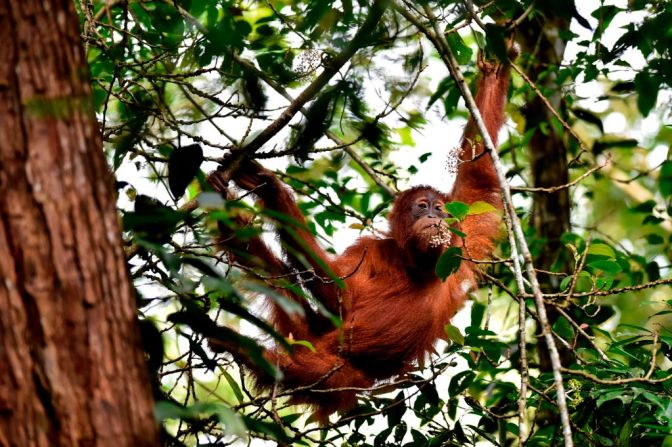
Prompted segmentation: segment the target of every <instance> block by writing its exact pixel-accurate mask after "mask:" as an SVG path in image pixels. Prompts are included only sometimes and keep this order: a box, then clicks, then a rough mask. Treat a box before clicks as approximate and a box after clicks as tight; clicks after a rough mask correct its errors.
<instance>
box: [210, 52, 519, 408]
mask: <svg viewBox="0 0 672 447" xmlns="http://www.w3.org/2000/svg"><path fill="white" fill-rule="evenodd" d="M480 67H481V77H480V80H479V82H478V87H477V95H476V103H477V104H478V107H479V109H480V111H481V115H482V117H483V119H484V121H485V124H486V127H487V129H488V132H489V133H490V137H491V138H492V140H493V142H494V143H495V144H496V142H497V134H498V132H499V130H500V128H501V127H502V125H503V123H504V106H505V102H506V95H507V89H508V81H509V80H508V69H506V68H502V67H501V66H495V65H494V64H487V63H482V62H481V64H480ZM478 140H479V138H478V137H477V132H476V127H475V125H474V123H473V122H472V121H471V120H470V122H469V123H468V124H467V126H466V129H465V133H464V136H463V139H462V146H461V148H462V149H461V154H460V159H461V162H460V164H459V167H458V175H457V179H456V183H455V185H456V186H455V188H454V190H453V192H452V193H451V194H447V195H444V199H445V201H455V200H457V201H461V202H465V203H467V204H470V203H473V202H475V201H485V202H488V203H490V204H491V205H493V206H494V207H496V208H498V209H501V206H502V203H501V196H500V187H499V183H498V181H497V177H496V174H495V170H494V167H493V164H492V159H491V157H490V155H489V154H482V153H483V146H482V144H480V143H479V142H478ZM474 155H475V156H476V157H474ZM472 158H475V159H474V160H472ZM234 180H235V181H236V182H237V183H238V184H239V186H241V187H243V188H245V189H250V190H253V192H254V193H255V194H257V195H258V196H259V198H260V199H261V201H262V202H263V206H264V207H265V208H266V209H270V210H274V211H277V212H280V213H283V214H285V215H287V216H289V217H290V218H291V219H292V220H294V221H295V223H296V224H295V225H294V226H293V231H294V232H295V235H296V236H298V238H299V239H300V240H301V243H297V240H296V237H292V235H291V234H290V233H291V231H286V230H280V239H281V242H282V243H283V245H284V246H285V247H292V249H290V250H286V253H285V256H286V260H280V259H278V258H277V257H276V256H275V255H274V254H273V253H272V252H271V250H270V249H269V248H268V247H267V246H266V245H265V244H264V243H263V242H262V241H261V239H259V238H253V239H251V240H248V241H246V242H244V243H242V242H234V241H232V243H230V244H229V247H230V248H231V247H233V248H234V249H235V250H237V251H238V255H236V256H235V258H236V260H237V262H239V263H241V264H244V265H247V266H249V267H254V268H258V267H260V266H263V268H265V269H266V271H267V272H269V273H270V274H275V275H282V274H289V273H291V272H292V271H297V270H298V271H302V270H305V264H301V259H300V258H301V257H302V256H303V257H304V258H305V259H304V261H305V260H307V261H308V262H309V263H310V265H311V266H312V267H313V269H314V270H315V275H316V276H317V277H320V278H323V279H324V281H322V280H320V279H315V277H313V278H312V280H311V278H310V277H307V278H305V279H306V281H307V282H306V283H305V285H306V286H307V288H308V289H309V291H310V292H311V293H312V294H313V296H314V297H315V298H316V299H318V300H320V301H321V303H322V304H323V305H324V306H325V307H326V308H327V309H329V310H330V311H331V312H333V313H334V314H336V315H341V316H342V318H343V327H342V328H340V329H335V328H334V327H333V325H332V324H331V322H329V321H328V320H326V319H325V318H324V317H322V316H321V315H319V314H318V313H317V312H315V311H314V310H313V309H312V308H311V307H310V306H309V305H307V304H306V303H305V302H304V301H303V300H301V299H300V298H298V297H295V296H293V295H292V294H290V293H288V292H287V291H283V292H282V293H285V294H286V295H287V296H288V297H290V298H292V299H295V300H297V302H299V303H301V304H302V306H303V308H304V310H305V313H306V315H305V316H298V315H296V314H293V315H288V314H286V313H285V312H283V310H282V309H281V308H280V307H279V306H277V305H275V304H273V302H272V301H271V303H272V316H271V319H272V322H273V323H274V324H275V326H276V328H277V330H278V331H279V332H280V333H281V334H283V335H285V336H290V334H291V337H293V338H294V339H296V340H308V341H310V342H311V343H312V344H313V346H314V347H315V349H316V352H312V351H311V350H310V349H308V348H306V347H303V346H300V345H297V346H296V347H295V349H294V352H293V353H292V354H287V353H285V352H282V351H281V350H279V349H271V350H268V351H267V353H266V355H267V358H268V359H269V360H270V361H271V362H273V363H275V364H277V365H278V366H279V367H280V370H281V371H282V373H283V375H284V379H283V382H282V386H283V387H284V388H293V387H298V386H307V385H311V384H317V385H316V386H315V387H314V389H319V390H328V389H338V388H343V387H348V388H352V387H354V388H368V387H371V386H372V385H373V384H374V383H375V382H376V381H377V380H382V379H389V378H390V377H392V376H394V375H398V374H400V373H403V372H405V371H407V370H408V369H409V368H410V367H411V365H412V363H413V362H415V361H417V360H419V359H421V358H422V357H423V356H425V355H426V354H427V353H428V352H430V351H431V350H432V346H433V344H434V343H435V342H436V340H437V339H439V338H445V332H444V326H445V325H446V323H448V322H449V321H450V319H451V318H452V316H453V315H454V314H455V313H456V312H457V310H459V309H460V308H461V307H462V305H463V304H464V301H465V295H466V291H467V290H468V289H469V288H471V287H472V286H473V285H474V283H475V270H476V266H475V265H474V264H473V263H471V262H467V261H464V262H462V264H461V267H460V268H459V270H458V271H457V272H456V273H454V274H452V275H451V276H449V277H448V279H447V280H446V281H441V280H440V279H439V278H437V277H436V275H435V273H434V265H435V263H436V260H437V258H438V255H439V254H440V252H437V253H420V254H419V253H417V252H414V247H413V246H412V245H413V244H410V243H408V241H409V240H410V239H411V234H409V231H410V229H411V216H410V212H409V211H408V210H409V209H410V207H411V204H412V203H413V202H414V200H416V198H417V197H418V196H420V195H422V194H423V193H426V192H427V191H435V190H433V189H431V188H429V187H417V188H413V189H410V190H408V191H405V192H403V193H401V194H400V195H399V197H398V198H397V199H396V201H395V203H394V207H393V210H392V212H391V214H390V215H389V221H390V233H389V237H387V238H375V237H363V238H361V239H359V240H358V241H357V242H355V244H354V245H352V246H351V247H350V248H348V249H347V250H346V251H345V252H344V253H343V254H342V255H340V256H337V257H330V256H329V255H327V253H326V252H325V251H324V250H323V249H322V248H321V247H320V246H319V245H318V244H317V242H316V240H315V237H314V236H313V235H312V234H311V233H310V232H309V231H308V230H307V229H306V226H305V220H304V217H303V215H302V214H301V212H300V211H299V208H298V207H297V205H296V202H295V200H294V198H293V195H292V193H291V191H290V190H289V189H288V188H287V187H286V186H285V185H284V184H283V183H282V182H281V181H280V180H279V179H277V177H275V176H274V175H273V174H272V173H271V172H270V171H268V170H266V169H264V168H262V167H260V166H259V165H256V164H254V163H246V164H245V166H243V168H242V169H241V170H240V172H239V173H238V174H236V175H235V176H234ZM221 189H223V188H220V190H221ZM499 222H500V218H499V213H496V212H490V213H485V214H480V215H473V216H468V217H467V218H466V219H465V220H464V221H463V222H462V224H461V231H463V232H464V233H465V234H466V235H467V237H466V240H465V241H463V240H462V239H461V238H459V237H457V236H455V235H453V236H452V242H451V245H460V246H462V247H463V252H464V254H465V256H467V257H469V258H472V259H484V258H486V257H488V256H489V255H490V254H491V252H492V250H493V239H494V238H495V237H496V235H497V233H498V231H499ZM235 250H234V251H235ZM241 251H245V252H247V253H248V254H249V255H251V256H242V255H241V254H240V252H241ZM316 256H317V257H319V259H320V260H321V261H322V262H323V265H326V266H328V268H329V269H331V270H332V272H333V273H335V274H336V275H338V276H339V277H341V278H345V279H344V281H345V285H346V287H345V288H344V289H339V288H338V287H337V286H335V285H334V283H333V281H332V280H331V279H330V277H329V275H328V272H327V271H325V270H327V269H326V268H323V267H322V266H321V265H320V263H319V262H318V261H317V259H316V258H315V257H316ZM293 269H294V270H293ZM238 354H239V356H240V353H238ZM243 361H244V362H245V363H246V364H247V365H248V366H250V367H251V369H252V371H253V373H254V374H255V375H256V376H257V379H258V382H259V383H260V384H261V385H262V386H263V385H269V384H270V383H272V378H269V377H268V376H266V375H265V374H263V373H262V372H261V371H260V370H258V369H257V368H255V367H254V365H253V364H251V362H249V360H248V361H245V359H243ZM294 400H295V401H297V402H304V403H309V404H313V405H315V406H316V407H317V409H318V411H319V413H318V415H319V416H320V417H322V418H325V417H326V416H328V415H329V414H330V413H332V412H333V411H336V410H342V409H347V408H349V407H351V406H353V405H354V404H355V403H356V391H354V390H340V391H334V392H327V393H324V392H322V393H315V392H311V391H304V392H301V393H297V394H296V395H295V396H294Z"/></svg>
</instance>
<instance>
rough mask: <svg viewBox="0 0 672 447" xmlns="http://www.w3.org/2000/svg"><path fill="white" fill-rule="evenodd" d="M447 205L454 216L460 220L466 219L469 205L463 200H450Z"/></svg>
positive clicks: (447, 208)
mask: <svg viewBox="0 0 672 447" xmlns="http://www.w3.org/2000/svg"><path fill="white" fill-rule="evenodd" d="M445 207H446V210H448V212H449V213H450V214H451V215H452V216H453V217H455V218H457V219H459V220H462V219H464V218H465V217H466V215H467V213H468V212H469V205H467V204H466V203H463V202H448V203H446V205H445Z"/></svg>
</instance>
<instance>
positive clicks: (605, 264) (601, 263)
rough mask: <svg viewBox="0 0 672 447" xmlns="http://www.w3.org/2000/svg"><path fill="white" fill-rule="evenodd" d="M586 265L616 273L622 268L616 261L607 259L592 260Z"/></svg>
mask: <svg viewBox="0 0 672 447" xmlns="http://www.w3.org/2000/svg"><path fill="white" fill-rule="evenodd" d="M588 265H589V266H590V267H592V268H594V269H599V270H602V271H605V272H607V273H611V274H616V273H619V272H621V271H622V270H623V269H622V268H621V266H620V265H619V264H618V263H617V262H615V261H610V260H608V259H601V260H598V261H593V262H591V263H590V264H588Z"/></svg>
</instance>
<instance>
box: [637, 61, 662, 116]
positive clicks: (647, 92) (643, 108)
mask: <svg viewBox="0 0 672 447" xmlns="http://www.w3.org/2000/svg"><path fill="white" fill-rule="evenodd" d="M635 87H636V88H637V93H638V95H637V107H639V111H640V112H642V115H644V116H648V115H649V112H651V109H653V108H654V107H655V106H656V100H657V99H658V89H659V88H660V78H659V77H658V76H653V75H652V74H651V71H650V70H643V71H640V72H639V73H637V76H635Z"/></svg>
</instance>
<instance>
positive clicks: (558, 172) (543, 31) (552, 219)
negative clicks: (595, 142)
mask: <svg viewBox="0 0 672 447" xmlns="http://www.w3.org/2000/svg"><path fill="white" fill-rule="evenodd" d="M546 6H548V8H547V10H546V11H545V17H544V16H543V15H539V16H538V17H535V18H534V19H532V20H530V21H527V22H525V23H524V24H523V26H521V27H520V34H519V35H518V36H517V41H518V42H519V44H520V45H521V47H522V48H521V49H522V54H524V55H530V56H531V57H530V58H529V59H527V60H525V59H524V60H523V62H524V63H526V66H525V67H524V71H525V73H527V74H528V75H529V77H530V79H531V80H532V81H533V82H534V83H535V84H537V86H538V87H539V88H540V89H541V90H542V92H545V95H546V97H547V98H548V100H549V102H550V103H551V105H552V106H553V108H554V109H555V110H557V111H558V112H559V113H560V114H561V116H562V109H561V105H562V92H561V91H560V86H559V85H557V80H556V77H555V76H554V75H553V74H552V73H551V74H549V72H548V71H547V69H548V67H549V66H555V67H557V66H559V65H560V64H561V63H562V59H563V57H564V53H565V46H566V43H565V41H564V40H562V38H561V37H560V35H561V31H568V30H569V24H570V21H571V18H572V12H573V8H574V4H573V2H566V4H565V5H564V7H562V8H561V7H559V6H557V5H555V4H553V5H551V4H549V5H546ZM523 112H524V116H525V131H526V132H527V131H528V130H530V129H534V130H535V132H534V136H533V137H532V139H531V140H530V142H529V144H528V149H529V157H530V167H531V169H532V177H533V181H534V187H542V188H548V187H551V186H558V185H564V184H566V183H568V181H569V173H568V168H567V142H566V140H565V136H564V135H563V133H561V132H558V131H557V130H556V128H555V127H554V126H552V125H550V123H551V122H553V120H555V118H554V117H553V115H552V113H551V112H550V111H549V109H548V107H547V106H546V105H545V104H544V103H543V101H542V100H541V98H540V97H539V96H536V95H534V96H533V97H531V98H529V100H528V101H527V102H526V106H525V108H524V110H523ZM541 126H547V127H546V128H547V129H548V132H546V133H544V132H542V131H541ZM532 219H533V224H534V228H535V230H536V233H537V235H538V237H540V238H541V239H543V240H545V242H546V243H545V244H544V249H543V250H542V251H541V252H539V253H538V254H537V256H536V259H535V262H534V265H535V267H536V268H538V269H542V270H547V271H550V270H553V268H552V266H553V264H554V263H556V261H557V260H558V259H557V256H558V253H561V252H562V250H561V248H562V243H561V241H560V236H562V234H563V233H565V232H566V231H568V230H569V228H570V203H569V191H568V189H561V190H559V191H556V192H553V193H537V194H535V195H534V202H533V215H532ZM556 271H557V270H556ZM559 281H560V280H559V279H558V277H557V276H552V275H543V274H542V275H539V283H540V286H541V287H542V290H544V291H557V288H558V286H559ZM548 316H549V320H550V322H551V324H553V322H555V321H556V319H557V315H556V313H555V312H554V311H553V309H550V308H549V309H548ZM539 347H540V349H539V361H540V366H541V369H542V371H550V370H551V366H550V359H549V357H548V349H547V348H546V344H545V342H544V341H543V338H540V343H539ZM558 348H559V350H560V354H561V358H562V360H563V364H564V365H567V362H568V361H571V355H570V353H569V351H567V350H566V349H564V348H563V347H562V346H558Z"/></svg>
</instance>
